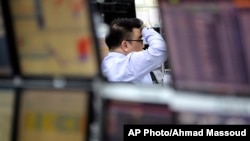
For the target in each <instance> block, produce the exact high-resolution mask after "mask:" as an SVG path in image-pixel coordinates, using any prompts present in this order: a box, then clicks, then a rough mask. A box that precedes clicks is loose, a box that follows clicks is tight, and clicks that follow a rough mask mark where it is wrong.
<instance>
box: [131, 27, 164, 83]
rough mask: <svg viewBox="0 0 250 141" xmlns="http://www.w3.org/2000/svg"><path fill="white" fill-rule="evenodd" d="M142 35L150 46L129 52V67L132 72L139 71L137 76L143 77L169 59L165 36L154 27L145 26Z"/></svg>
mask: <svg viewBox="0 0 250 141" xmlns="http://www.w3.org/2000/svg"><path fill="white" fill-rule="evenodd" d="M142 36H143V38H144V40H145V41H146V42H147V43H148V45H149V47H148V49H146V50H143V51H140V52H132V53H130V54H129V56H128V58H129V60H130V61H129V63H130V65H129V66H128V69H129V71H130V72H132V73H137V75H136V76H135V77H138V78H140V77H142V76H145V75H146V74H148V73H150V71H153V70H155V69H156V68H158V67H160V66H161V64H163V63H164V62H165V61H166V60H167V47H166V43H165V41H164V39H163V37H162V36H161V35H160V34H159V33H158V32H156V31H155V30H154V29H152V28H149V27H144V28H143V30H142Z"/></svg>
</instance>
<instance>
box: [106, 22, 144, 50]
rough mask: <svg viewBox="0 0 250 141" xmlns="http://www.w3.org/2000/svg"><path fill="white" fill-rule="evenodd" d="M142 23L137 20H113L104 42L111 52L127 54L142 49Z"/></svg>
mask: <svg viewBox="0 0 250 141" xmlns="http://www.w3.org/2000/svg"><path fill="white" fill-rule="evenodd" d="M142 25H143V22H142V21H141V20H140V19H137V18H121V19H115V20H114V21H113V22H112V23H111V25H110V29H109V30H110V31H109V34H108V35H107V36H106V38H105V42H106V44H107V46H108V47H109V50H111V51H119V52H121V53H124V54H128V53H130V52H133V51H141V50H142V49H143V40H142V35H141V27H142Z"/></svg>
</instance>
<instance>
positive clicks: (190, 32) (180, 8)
mask: <svg viewBox="0 0 250 141" xmlns="http://www.w3.org/2000/svg"><path fill="white" fill-rule="evenodd" d="M158 2H159V9H160V15H161V19H162V28H163V30H162V31H163V34H164V35H165V36H164V37H165V39H166V43H167V48H168V52H167V53H168V55H169V60H170V66H171V76H172V80H173V81H172V82H173V83H172V84H173V86H174V87H175V88H176V89H182V90H191V91H203V92H216V93H223V94H243V95H245V94H250V57H249V56H250V55H249V52H250V42H249V41H250V36H249V35H250V28H249V23H250V4H249V1H246V0H159V1H158Z"/></svg>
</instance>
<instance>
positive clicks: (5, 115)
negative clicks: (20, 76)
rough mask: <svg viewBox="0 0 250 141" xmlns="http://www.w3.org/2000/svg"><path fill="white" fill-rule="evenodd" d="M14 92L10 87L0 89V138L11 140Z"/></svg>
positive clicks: (3, 140) (6, 140)
mask: <svg viewBox="0 0 250 141" xmlns="http://www.w3.org/2000/svg"><path fill="white" fill-rule="evenodd" d="M14 99H15V92H14V90H12V89H4V88H1V89H0V105H1V106H0V133H1V136H0V140H1V141H11V140H12V137H11V135H12V131H13V128H12V127H13V115H14Z"/></svg>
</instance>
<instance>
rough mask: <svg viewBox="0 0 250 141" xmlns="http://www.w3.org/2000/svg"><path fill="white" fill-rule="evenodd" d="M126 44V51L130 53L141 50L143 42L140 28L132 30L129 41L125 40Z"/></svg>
mask: <svg viewBox="0 0 250 141" xmlns="http://www.w3.org/2000/svg"><path fill="white" fill-rule="evenodd" d="M126 41H127V42H128V49H129V51H130V52H133V51H141V50H143V47H144V45H143V40H142V35H141V29H140V28H134V29H133V34H132V37H131V39H127V40H126Z"/></svg>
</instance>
